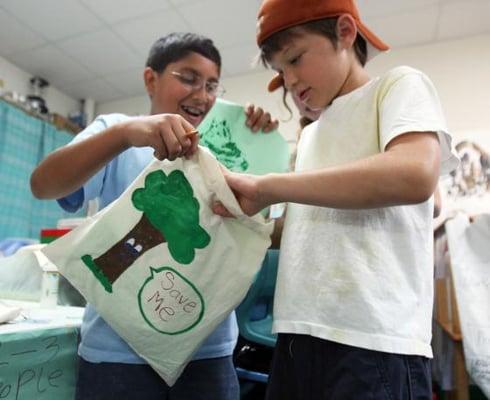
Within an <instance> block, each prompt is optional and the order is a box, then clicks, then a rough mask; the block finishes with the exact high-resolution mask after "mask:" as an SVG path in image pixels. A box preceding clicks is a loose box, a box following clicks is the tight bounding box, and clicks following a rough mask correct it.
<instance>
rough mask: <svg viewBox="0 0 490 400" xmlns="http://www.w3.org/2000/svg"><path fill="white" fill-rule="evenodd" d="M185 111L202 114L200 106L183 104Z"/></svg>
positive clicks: (197, 114) (196, 114)
mask: <svg viewBox="0 0 490 400" xmlns="http://www.w3.org/2000/svg"><path fill="white" fill-rule="evenodd" d="M182 108H183V109H184V111H185V112H187V113H189V114H192V115H194V116H200V115H202V111H201V110H200V109H199V108H194V107H187V106H182Z"/></svg>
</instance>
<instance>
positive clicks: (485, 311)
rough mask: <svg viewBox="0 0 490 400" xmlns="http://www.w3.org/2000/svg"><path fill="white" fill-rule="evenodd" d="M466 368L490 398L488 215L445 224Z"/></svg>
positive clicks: (465, 217) (489, 241) (489, 216)
mask: <svg viewBox="0 0 490 400" xmlns="http://www.w3.org/2000/svg"><path fill="white" fill-rule="evenodd" d="M446 232H447V238H448V245H449V253H450V255H451V267H452V274H453V280H454V289H455V292H456V300H457V303H458V311H459V319H460V321H461V331H462V333H463V347H464V356H465V363H466V369H467V371H468V373H469V375H470V377H471V378H472V379H473V381H474V382H475V383H476V384H477V385H478V386H479V387H480V389H481V390H482V392H483V393H485V395H486V396H487V397H489V398H490V247H489V246H488V244H489V243H490V215H488V214H485V215H481V216H478V217H476V219H475V221H474V222H473V223H470V222H469V220H468V217H467V216H465V215H463V214H459V215H458V216H456V218H454V219H452V220H450V221H449V222H447V223H446Z"/></svg>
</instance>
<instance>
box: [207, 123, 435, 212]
mask: <svg viewBox="0 0 490 400" xmlns="http://www.w3.org/2000/svg"><path fill="white" fill-rule="evenodd" d="M439 158H440V149H439V141H438V138H437V134H436V133H435V132H410V133H408V132H407V133H406V134H403V135H400V136H397V137H396V138H394V139H393V140H392V141H391V142H390V143H389V144H388V146H387V147H386V151H385V152H383V153H380V154H376V155H374V156H371V157H368V158H365V159H362V160H358V161H355V162H352V163H348V164H345V165H341V166H336V167H330V168H324V169H319V170H314V171H305V172H296V173H287V174H269V175H265V176H252V175H240V174H234V173H230V172H227V171H225V178H226V180H227V183H228V184H229V186H230V187H231V188H232V189H233V191H234V192H235V194H236V196H237V199H238V201H239V203H240V205H241V207H242V209H243V211H244V212H245V213H246V214H248V215H253V214H256V213H257V212H258V211H259V210H261V209H263V208H265V207H267V206H269V205H270V204H274V203H281V202H291V203H301V204H308V205H315V206H321V207H330V208H342V209H366V208H378V207H388V206H396V205H401V204H416V203H420V202H423V201H425V200H427V199H428V198H430V196H432V194H433V193H434V189H435V187H436V184H437V180H438V176H439V163H440V161H439ZM214 211H215V212H216V213H217V214H220V215H223V216H229V213H227V211H226V210H225V209H224V208H223V207H222V205H220V204H216V205H215V206H214Z"/></svg>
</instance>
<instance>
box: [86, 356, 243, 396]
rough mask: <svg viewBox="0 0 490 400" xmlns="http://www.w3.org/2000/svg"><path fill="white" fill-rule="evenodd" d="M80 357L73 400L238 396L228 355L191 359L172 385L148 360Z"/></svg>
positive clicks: (235, 379)
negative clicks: (124, 361)
mask: <svg viewBox="0 0 490 400" xmlns="http://www.w3.org/2000/svg"><path fill="white" fill-rule="evenodd" d="M79 360H80V361H79V371H78V382H77V391H76V400H99V399H100V400H140V399H145V400H157V399H158V400H238V399H239V386H238V378H237V376H236V372H235V368H234V366H233V362H232V358H231V356H229V357H222V358H212V359H207V360H197V361H191V362H190V363H189V364H188V365H187V367H186V368H185V370H184V372H183V373H182V375H181V376H180V378H179V379H178V380H177V382H176V383H175V385H174V386H172V387H169V386H168V385H167V384H166V383H165V382H164V381H163V379H162V378H160V376H159V375H158V374H157V373H156V372H155V371H154V370H153V369H152V368H151V367H150V366H149V365H147V364H143V365H142V364H121V363H90V362H87V361H85V360H84V359H82V358H79Z"/></svg>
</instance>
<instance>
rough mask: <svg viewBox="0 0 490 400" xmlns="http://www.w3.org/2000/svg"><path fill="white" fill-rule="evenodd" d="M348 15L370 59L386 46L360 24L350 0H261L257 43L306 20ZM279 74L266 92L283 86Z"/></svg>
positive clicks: (353, 4)
mask: <svg viewBox="0 0 490 400" xmlns="http://www.w3.org/2000/svg"><path fill="white" fill-rule="evenodd" d="M342 14H350V15H351V16H352V17H353V18H354V20H355V21H356V25H357V29H358V31H359V33H360V34H361V35H362V37H363V38H364V39H365V40H366V42H367V44H368V54H367V56H368V57H367V58H368V60H370V59H371V58H373V57H374V56H375V55H376V54H377V53H378V52H379V51H386V50H388V49H389V46H388V45H387V44H386V43H384V42H383V41H382V40H381V39H380V38H379V37H377V36H376V35H375V34H374V33H373V32H372V31H370V30H369V29H368V28H367V26H366V25H364V24H363V23H362V21H361V18H360V16H359V11H358V9H357V6H356V4H355V2H354V0H264V1H263V2H262V6H261V7H260V10H259V15H258V23H257V44H258V45H259V47H260V45H261V44H262V43H263V42H264V40H266V39H267V38H268V37H270V36H271V35H273V34H274V33H276V32H279V31H282V30H284V29H287V28H291V27H293V26H296V25H300V24H304V23H306V22H310V21H315V20H319V19H324V18H330V17H338V16H339V15H342ZM283 83H284V82H283V80H282V77H281V76H280V75H276V76H275V77H274V78H273V79H272V80H271V81H270V82H269V86H268V89H269V91H270V92H272V91H274V90H276V89H277V88H279V87H281V86H282V85H283Z"/></svg>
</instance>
